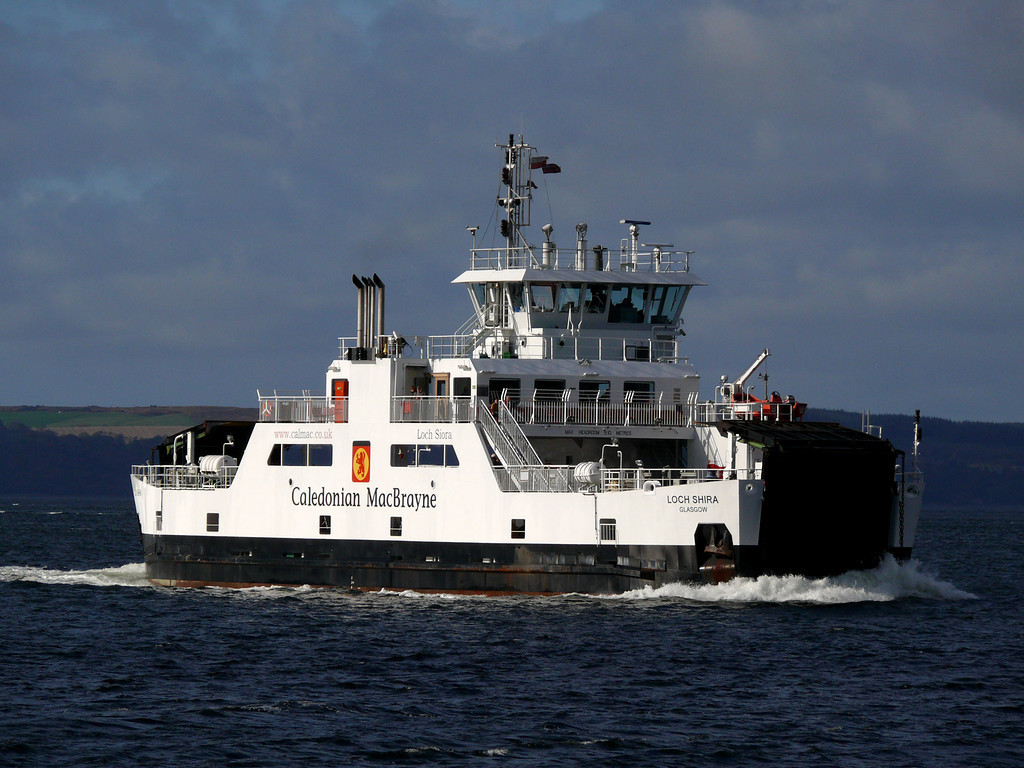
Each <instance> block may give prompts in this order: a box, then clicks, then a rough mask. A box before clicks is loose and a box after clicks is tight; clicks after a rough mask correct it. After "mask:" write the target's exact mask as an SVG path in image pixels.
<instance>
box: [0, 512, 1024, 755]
mask: <svg viewBox="0 0 1024 768" xmlns="http://www.w3.org/2000/svg"><path fill="white" fill-rule="evenodd" d="M137 531H138V528H137V524H136V522H135V519H134V516H133V512H132V510H131V507H130V502H129V501H127V500H115V501H110V502H96V501H89V500H85V501H82V500H78V501H75V500H55V499H48V500H41V499H27V498H25V499H2V498H0V705H2V706H0V765H2V766H58V765H69V766H71V765H73V766H91V765H96V766H100V765H103V766H107V765H125V766H142V765H146V766H148V765H161V766H163V765H188V766H192V765H211V766H266V765H275V766H291V765H295V766H300V765H301V766H320V765H323V766H327V765H331V766H341V765H452V766H457V765H502V766H504V765H587V766H593V765H601V766H646V765H650V766H691V765H692V766H709V765H711V766H713V765H774V766H778V765H800V766H804V765H822V766H826V765H827V766H833V765H835V766H839V765H842V766H877V765H885V764H893V765H900V766H954V765H984V766H1015V767H1016V766H1020V765H1022V764H1024V609H1022V607H1021V600H1020V596H1021V595H1020V591H1021V590H1020V586H1019V585H1020V584H1021V583H1022V581H1024V515H1020V514H1014V513H998V512H987V511H968V512H933V511H929V512H926V513H925V514H924V515H923V516H922V520H921V524H920V528H919V530H918V541H917V548H916V549H915V553H914V559H913V560H912V561H910V562H908V563H905V564H897V563H895V562H892V561H886V562H884V563H882V565H881V566H880V567H878V568H876V569H874V570H871V571H863V572H852V573H848V574H844V575H842V576H839V577H836V578H831V579H822V580H812V579H805V578H799V577H786V578H760V579H756V580H755V579H736V580H734V581H731V582H729V583H727V584H723V585H716V586H704V585H688V584H676V585H669V586H666V587H663V588H661V589H655V590H652V589H644V590H639V591H634V592H628V593H625V594H622V595H614V596H604V597H588V596H581V595H567V596H562V597H501V598H487V597H466V596H446V595H420V594H415V593H398V594H396V593H379V594H363V595H350V594H348V593H347V592H344V591H324V590H311V589H284V588H281V589H250V590H241V591H232V590H223V589H203V590H187V589H170V588H162V587H154V586H151V585H149V584H148V582H146V580H145V577H144V570H143V566H142V565H141V557H140V547H139V542H138V532H137Z"/></svg>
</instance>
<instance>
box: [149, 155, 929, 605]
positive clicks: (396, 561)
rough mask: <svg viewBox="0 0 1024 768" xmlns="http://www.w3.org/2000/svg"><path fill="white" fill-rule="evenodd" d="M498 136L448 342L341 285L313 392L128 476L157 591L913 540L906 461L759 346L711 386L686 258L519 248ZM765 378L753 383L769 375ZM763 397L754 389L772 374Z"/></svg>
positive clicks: (628, 579)
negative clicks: (693, 318)
mask: <svg viewBox="0 0 1024 768" xmlns="http://www.w3.org/2000/svg"><path fill="white" fill-rule="evenodd" d="M496 147H498V148H499V149H500V152H501V169H500V173H501V186H500V195H501V196H500V197H498V198H497V200H496V209H495V210H496V211H498V216H499V217H500V225H498V226H496V228H495V235H494V239H495V241H496V243H497V245H496V246H494V247H480V246H478V245H477V230H478V228H477V227H467V230H468V231H469V234H470V236H471V237H472V245H471V248H470V254H469V268H468V269H467V270H466V271H464V272H463V273H462V274H461V275H459V276H458V277H457V278H455V280H454V281H453V282H454V283H455V284H458V285H462V286H465V288H466V289H468V293H469V298H470V300H471V302H472V305H473V312H472V315H471V316H470V318H469V319H468V320H467V322H466V323H465V324H464V325H463V326H462V328H460V329H459V330H458V331H456V332H455V333H454V334H452V335H448V336H416V335H411V334H409V333H407V332H404V331H403V332H402V333H398V332H391V333H386V332H385V284H384V282H383V281H382V280H381V278H380V277H379V276H378V275H376V274H375V275H373V276H372V277H358V276H353V283H354V284H355V298H356V302H355V303H356V307H357V311H356V335H355V336H354V337H345V338H341V339H340V340H339V346H338V355H337V357H336V359H334V361H333V362H331V364H330V366H329V367H328V368H327V371H326V375H325V379H324V389H323V390H322V393H318V394H313V393H312V391H306V392H302V393H294V394H286V393H279V392H277V391H276V390H275V391H271V392H264V391H257V396H258V401H259V410H258V417H257V420H256V421H252V422H248V421H206V422H204V423H202V424H199V425H196V426H194V427H192V428H190V429H187V430H185V431H183V432H181V433H179V434H176V435H173V436H170V437H168V438H167V439H166V440H165V441H164V442H163V443H162V444H161V445H159V446H157V447H156V448H154V450H153V456H152V459H151V461H150V463H148V464H146V465H144V466H135V467H133V468H132V478H131V480H132V488H133V493H134V498H135V504H136V509H137V512H138V518H139V523H140V528H141V539H142V546H143V550H144V555H145V563H146V573H147V577H148V578H149V580H150V581H152V582H154V583H155V584H160V585H169V586H224V587H250V586H256V585H310V586H318V587H340V588H347V589H353V590H363V591H366V590H373V591H377V590H382V589H383V590H418V591H437V592H453V593H485V594H508V593H534V594H553V593H567V592H580V593H620V592H623V591H627V590H633V589H638V588H642V587H659V586H662V585H664V584H667V583H670V582H675V581H680V580H705V581H712V582H718V581H723V580H727V579H730V578H733V577H736V576H749V577H753V576H759V575H761V574H779V575H781V574H803V575H806V576H809V577H821V576H826V575H830V574H838V573H841V572H845V571H847V570H850V569H857V568H869V567H872V566H874V565H876V564H877V563H878V562H879V561H880V560H881V558H883V557H884V556H886V554H887V553H891V554H892V555H893V556H895V557H896V558H900V559H904V558H907V557H909V556H910V554H911V550H912V547H913V543H914V531H915V527H916V523H917V520H918V516H919V514H920V509H921V501H922V493H923V489H924V483H923V478H922V476H921V473H920V472H919V471H918V470H917V466H916V464H917V460H916V458H917V444H918V437H919V432H918V430H917V428H916V427H915V435H914V449H913V452H912V455H911V457H910V463H911V465H912V466H908V457H907V456H906V455H905V454H904V453H903V452H902V451H899V450H897V449H896V448H895V447H894V446H893V445H892V444H891V443H890V442H889V441H888V440H886V439H882V438H881V435H880V434H874V433H870V430H869V431H868V432H865V431H857V430H855V429H851V428H846V427H842V426H839V425H838V424H832V423H814V422H809V421H804V419H803V417H804V413H805V410H806V405H805V404H804V403H803V402H801V401H799V400H797V399H796V398H794V397H793V396H787V397H783V396H781V395H780V394H779V393H778V392H771V393H768V392H767V391H765V392H764V393H763V394H764V396H763V397H759V396H758V395H759V394H761V393H760V392H757V393H755V389H757V388H758V386H757V385H756V384H754V383H751V382H756V381H757V379H755V378H754V374H755V373H757V371H758V370H759V369H760V367H761V366H762V365H763V364H764V362H765V360H766V358H767V357H768V355H769V354H770V353H769V350H768V349H764V350H763V351H762V352H761V353H760V354H759V355H757V356H756V359H754V361H753V363H752V364H751V365H750V366H749V367H748V368H747V369H746V370H745V371H744V372H743V373H742V374H741V375H740V376H738V377H737V378H736V379H733V380H730V379H728V377H725V376H723V377H722V379H721V380H720V381H718V382H717V383H716V384H715V386H714V390H713V394H711V396H710V397H707V398H706V399H702V398H701V396H700V395H699V384H700V380H699V377H698V374H697V371H696V369H695V368H694V366H693V364H692V363H691V362H690V360H689V359H688V357H687V356H686V355H685V354H684V353H685V351H686V350H685V348H684V336H685V334H684V333H683V331H682V327H683V326H682V323H683V320H682V317H683V315H682V313H683V308H684V305H685V303H686V300H687V298H688V297H689V295H690V291H691V290H692V289H693V288H694V287H698V286H702V285H706V283H705V282H704V281H702V280H701V279H700V278H699V277H697V276H696V275H695V274H694V273H693V272H692V271H691V269H690V261H691V255H692V253H693V251H685V250H677V249H675V246H674V245H671V244H668V243H655V242H641V231H642V228H644V227H647V226H649V222H646V221H639V220H628V219H627V220H623V221H621V222H620V223H621V225H622V226H623V235H624V236H623V238H622V240H621V242H620V243H619V245H618V247H617V248H609V247H604V246H601V245H593V246H591V245H590V244H588V242H587V225H586V224H578V225H577V226H576V237H575V243H574V244H573V246H572V247H571V248H569V249H564V250H561V249H559V248H558V247H557V246H556V243H555V241H554V240H553V239H552V235H553V229H552V227H551V225H550V224H545V225H544V226H543V227H541V228H540V229H541V231H542V233H543V238H544V239H543V240H542V241H540V243H539V247H538V246H537V245H536V244H535V243H531V242H530V241H529V240H528V239H527V238H528V234H529V227H530V218H531V202H532V199H533V192H534V190H535V189H537V184H536V182H535V181H534V178H535V177H536V176H537V175H541V174H548V173H553V172H558V171H560V168H559V167H558V166H557V165H555V164H553V163H551V162H549V160H548V158H547V157H545V156H541V155H538V154H537V153H536V150H535V148H534V147H532V146H530V145H528V144H527V143H525V142H524V140H523V137H522V136H520V137H518V139H517V137H516V136H514V135H510V136H509V138H508V141H507V143H499V144H496ZM762 380H763V381H764V382H765V384H767V377H766V376H762ZM765 388H766V387H765Z"/></svg>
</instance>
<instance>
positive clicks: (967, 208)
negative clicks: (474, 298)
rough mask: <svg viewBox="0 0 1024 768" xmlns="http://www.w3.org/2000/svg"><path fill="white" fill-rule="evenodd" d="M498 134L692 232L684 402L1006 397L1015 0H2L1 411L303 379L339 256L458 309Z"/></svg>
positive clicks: (1014, 282) (437, 309)
mask: <svg viewBox="0 0 1024 768" xmlns="http://www.w3.org/2000/svg"><path fill="white" fill-rule="evenodd" d="M510 132H515V133H516V134H518V133H520V132H522V133H524V134H525V137H526V139H527V140H528V141H529V142H530V143H531V144H533V145H534V146H536V147H537V148H538V151H539V152H541V153H543V154H547V155H549V156H550V157H551V158H552V160H553V161H555V162H557V163H558V164H559V165H560V166H561V167H562V170H563V172H562V173H561V174H560V175H557V176H546V177H544V184H542V186H541V189H540V190H538V193H537V204H536V205H535V208H534V224H535V225H538V224H541V223H545V222H546V221H547V220H548V219H550V220H551V222H552V223H553V224H554V226H555V237H554V239H555V240H557V241H558V242H559V244H560V245H565V246H569V245H571V244H572V242H573V239H574V234H575V232H574V226H575V224H576V223H577V222H580V221H586V222H587V223H588V224H589V227H590V233H589V240H590V242H591V243H592V244H594V243H604V244H608V245H613V246H617V244H618V242H619V239H620V238H621V237H622V236H623V235H624V234H625V232H624V231H623V229H624V228H623V227H622V226H620V225H619V224H618V221H619V219H622V218H644V219H648V220H650V221H652V222H653V226H652V227H650V228H647V229H646V230H645V235H646V236H647V237H649V238H650V239H654V240H658V241H662V242H666V241H667V242H673V243H675V244H676V245H677V246H680V247H685V248H687V249H691V250H695V251H696V254H695V256H694V259H693V269H694V271H695V272H696V273H697V274H698V275H700V276H701V277H702V278H703V279H705V280H706V281H707V282H708V283H709V284H710V285H709V287H707V288H701V289H695V290H694V292H693V293H692V295H691V298H690V301H689V303H688V305H687V312H686V330H687V336H686V338H685V339H684V340H683V341H684V342H685V344H686V352H687V353H688V354H689V355H690V356H691V358H692V360H693V361H694V362H695V364H696V365H697V367H698V370H700V371H701V372H702V374H703V376H704V386H705V394H710V390H711V388H712V387H713V385H714V383H715V382H716V381H717V379H718V377H719V376H720V375H721V374H723V373H728V374H729V375H730V376H733V377H734V376H736V375H738V374H739V373H740V372H741V371H742V370H743V369H744V368H745V367H746V366H747V365H748V363H749V362H750V361H751V360H752V359H753V358H754V356H755V355H756V354H757V353H758V352H759V351H760V350H761V349H762V348H763V347H765V346H768V347H770V348H771V350H772V353H773V355H772V358H771V359H770V361H769V369H768V370H769V374H770V376H771V385H772V388H773V389H779V390H781V391H783V393H784V394H785V393H787V392H793V393H794V394H796V395H797V396H798V397H799V398H800V399H802V400H806V401H808V402H810V403H811V404H812V405H814V406H821V407H834V408H844V409H849V410H857V411H859V410H864V409H870V410H871V411H872V412H874V413H894V412H895V413H910V412H912V411H913V409H914V408H921V409H922V411H923V412H924V413H925V415H931V416H942V417H947V418H953V419H972V420H987V421H1004V420H1013V421H1024V416H1022V415H1021V412H1020V411H1018V410H1015V409H1012V408H1010V409H1007V408H1006V407H1005V404H1006V403H1007V402H1009V403H1013V402H1016V401H1017V400H1018V399H1019V398H1017V397H1014V395H1013V394H1012V393H1013V392H1014V391H1015V390H1016V389H1018V388H1022V387H1024V340H1022V336H1024V332H1022V329H1024V309H1022V301H1021V294H1022V292H1024V5H1022V4H1021V3H1019V2H1005V3H1001V2H982V3H975V2H959V3H958V2H927V3H925V2H905V3H901V2H892V1H891V0H879V1H878V2H872V1H871V0H865V1H864V2H826V1H824V0H822V1H820V2H812V1H810V0H808V1H805V2H795V1H794V2H772V3H762V2H739V1H736V2H667V1H666V2H657V1H651V2H646V1H643V0H639V1H636V0H622V1H618V0H584V1H582V2H545V1H544V0H504V2H501V3H492V2H468V1H466V0H441V1H439V2H425V1H417V0H412V1H409V2H405V1H398V0H394V1H391V2H378V1H376V0H374V1H370V0H367V1H366V2H358V1H355V0H340V1H338V2H330V1H327V0H324V1H322V2H317V1H309V2H307V1H305V0H295V1H294V2H284V1H281V2H271V1H269V0H267V1H264V2H255V1H249V0H238V1H237V2H222V1H221V0H217V1H216V2H215V1H214V0H210V1H209V2H203V1H202V0H193V1H188V2H186V1H177V0H166V1H163V2H161V1H158V0H148V1H146V2H139V1H138V0H124V1H123V2H117V1H116V0H107V1H100V0H97V1H96V2H72V1H71V0H68V1H67V2H58V1H57V0H53V1H51V0H34V2H32V3H21V2H16V1H15V0H3V1H2V2H0V197H2V205H0V270H2V280H0V404H3V405H18V404H49V405H58V404H61V405H89V404H96V405H148V404H151V403H155V404H211V405H214V404H216V405H255V402H256V400H255V397H256V388H257V387H259V388H262V389H264V390H267V389H272V388H277V389H278V390H281V391H297V390H300V389H313V390H320V388H321V387H322V386H323V383H322V382H323V371H324V369H325V368H326V367H327V365H328V364H329V363H330V361H331V359H333V357H334V356H335V355H336V349H337V337H338V336H347V335H352V334H354V316H355V308H354V298H355V297H354V293H355V292H354V289H353V287H352V282H351V276H352V274H353V273H358V274H367V275H369V274H373V273H374V272H377V273H379V274H380V276H381V277H382V278H383V279H384V281H385V282H386V283H387V285H388V291H389V293H388V310H389V311H388V318H387V330H388V331H391V330H397V331H399V332H400V333H403V334H407V335H414V334H428V333H436V334H440V333H450V332H452V331H454V330H455V329H456V328H457V327H458V326H460V325H461V324H462V322H463V321H464V320H465V319H466V318H467V317H468V315H469V313H470V305H469V302H468V300H467V298H466V297H465V296H464V295H463V289H462V288H458V287H456V286H452V285H450V284H449V281H450V280H451V279H452V278H453V277H455V275H457V274H458V273H459V272H460V271H462V269H464V268H465V266H466V264H467V260H468V259H467V248H468V246H469V236H468V235H467V233H466V231H465V227H466V226H467V225H479V226H481V228H482V229H481V236H484V235H483V233H484V231H485V228H486V227H487V226H488V222H491V226H490V230H491V232H493V229H494V227H493V206H494V198H495V192H496V189H497V169H498V164H499V162H500V157H499V155H498V152H497V150H496V149H495V148H494V144H495V142H496V141H498V140H501V139H502V138H505V137H507V136H508V134H509V133H510ZM490 236H491V235H490V234H487V235H486V236H485V237H486V238H489V237H490ZM535 239H536V240H537V241H539V240H540V239H541V235H540V234H539V233H537V234H536V238H535ZM484 242H489V240H485V241H484Z"/></svg>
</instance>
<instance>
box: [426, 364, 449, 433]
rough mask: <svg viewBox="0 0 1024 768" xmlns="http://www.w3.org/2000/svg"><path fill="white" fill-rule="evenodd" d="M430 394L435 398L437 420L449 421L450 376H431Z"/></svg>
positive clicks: (445, 374)
mask: <svg viewBox="0 0 1024 768" xmlns="http://www.w3.org/2000/svg"><path fill="white" fill-rule="evenodd" d="M430 394H432V395H433V396H434V409H435V414H434V416H435V418H436V420H437V421H448V374H447V373H432V374H430Z"/></svg>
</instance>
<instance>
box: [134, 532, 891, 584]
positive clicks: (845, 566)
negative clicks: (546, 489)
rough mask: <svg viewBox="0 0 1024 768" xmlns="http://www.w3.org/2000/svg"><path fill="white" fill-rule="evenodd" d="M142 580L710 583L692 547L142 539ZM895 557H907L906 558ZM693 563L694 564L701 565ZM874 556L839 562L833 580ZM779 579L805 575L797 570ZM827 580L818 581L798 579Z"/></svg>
mask: <svg viewBox="0 0 1024 768" xmlns="http://www.w3.org/2000/svg"><path fill="white" fill-rule="evenodd" d="M143 549H144V552H145V559H146V575H147V577H148V578H149V579H150V580H151V581H153V582H154V583H156V584H161V585H166V586H180V587H196V586H220V587H254V586H307V585H308V586H313V587H328V588H349V589H354V590H362V591H379V590H397V591H404V590H414V591H420V592H446V593H477V594H492V595H498V594H564V593H567V592H580V593H587V594H617V593H621V592H626V591H629V590H633V589H640V588H642V587H645V586H646V587H655V588H656V587H660V586H663V585H665V584H669V583H673V582H678V581H704V580H706V579H710V578H715V579H716V580H717V578H719V577H720V573H721V572H720V571H719V572H717V576H715V577H713V576H712V574H711V572H710V571H708V570H707V569H705V571H703V572H702V571H701V570H700V566H701V565H702V564H704V563H705V561H706V560H707V558H708V556H707V555H706V554H704V553H703V552H701V553H698V552H697V549H696V548H695V547H684V546H674V547H666V546H614V545H607V544H602V545H601V546H600V547H598V546H596V545H586V546H573V545H551V544H548V545H537V544H526V543H524V544H480V543H432V542H411V541H340V540H329V539H306V540H298V539H256V538H228V537H214V536H210V537H201V536H196V537H180V536H150V535H146V536H143ZM899 554H901V555H905V556H906V557H909V554H910V553H909V550H905V551H904V552H900V553H899ZM698 558H699V561H698ZM877 561H878V555H874V556H873V557H867V558H859V559H857V560H856V562H854V561H850V560H849V558H846V559H841V558H837V560H836V567H835V568H834V569H833V570H834V572H835V573H840V572H842V571H845V570H849V569H850V568H851V567H870V566H871V565H874V564H875V563H877ZM790 565H791V566H792V567H788V568H786V569H785V570H784V572H786V573H802V572H803V570H802V569H801V568H800V564H799V563H793V564H790ZM729 572H730V573H734V574H735V575H740V576H758V575H761V574H762V573H764V572H765V571H764V569H763V567H762V565H761V558H760V557H759V553H758V551H757V548H756V547H737V548H736V551H735V568H734V569H733V568H732V567H731V564H730V568H729ZM804 575H810V576H823V575H829V574H828V573H824V572H820V571H819V572H815V573H805V574H804Z"/></svg>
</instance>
